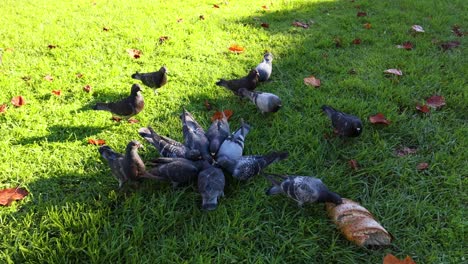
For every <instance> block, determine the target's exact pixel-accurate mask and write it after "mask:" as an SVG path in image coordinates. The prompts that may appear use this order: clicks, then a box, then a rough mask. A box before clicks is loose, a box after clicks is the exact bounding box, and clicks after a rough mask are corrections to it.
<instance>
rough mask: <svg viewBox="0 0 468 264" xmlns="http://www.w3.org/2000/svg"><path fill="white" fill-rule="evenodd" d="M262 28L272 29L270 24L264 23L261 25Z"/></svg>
mask: <svg viewBox="0 0 468 264" xmlns="http://www.w3.org/2000/svg"><path fill="white" fill-rule="evenodd" d="M260 26H262V27H264V28H269V27H270V24H268V23H262V24H260Z"/></svg>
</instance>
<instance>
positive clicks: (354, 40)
mask: <svg viewBox="0 0 468 264" xmlns="http://www.w3.org/2000/svg"><path fill="white" fill-rule="evenodd" d="M352 43H353V44H354V45H359V44H361V39H359V38H357V39H353V42H352Z"/></svg>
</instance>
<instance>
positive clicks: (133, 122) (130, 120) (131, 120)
mask: <svg viewBox="0 0 468 264" xmlns="http://www.w3.org/2000/svg"><path fill="white" fill-rule="evenodd" d="M127 122H128V123H129V124H136V123H140V121H138V120H137V119H135V118H130V119H128V120H127Z"/></svg>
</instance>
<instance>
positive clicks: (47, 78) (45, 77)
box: [44, 74, 54, 82]
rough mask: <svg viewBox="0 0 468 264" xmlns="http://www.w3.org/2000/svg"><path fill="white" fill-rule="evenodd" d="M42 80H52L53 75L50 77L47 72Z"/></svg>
mask: <svg viewBox="0 0 468 264" xmlns="http://www.w3.org/2000/svg"><path fill="white" fill-rule="evenodd" d="M44 80H46V81H49V82H51V81H53V80H54V77H52V76H50V75H49V74H47V75H46V76H44Z"/></svg>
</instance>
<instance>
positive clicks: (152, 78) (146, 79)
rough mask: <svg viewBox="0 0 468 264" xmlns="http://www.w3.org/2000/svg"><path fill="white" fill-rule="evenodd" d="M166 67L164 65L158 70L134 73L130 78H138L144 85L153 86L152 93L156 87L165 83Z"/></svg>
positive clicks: (155, 90)
mask: <svg viewBox="0 0 468 264" xmlns="http://www.w3.org/2000/svg"><path fill="white" fill-rule="evenodd" d="M166 72H167V69H166V67H164V66H163V67H161V68H160V69H159V71H156V72H148V73H138V72H136V73H134V74H132V78H133V79H136V80H140V81H141V82H142V83H143V84H144V85H146V86H148V87H151V88H154V93H157V89H158V88H161V87H162V86H164V85H165V84H166V83H167V74H166Z"/></svg>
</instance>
